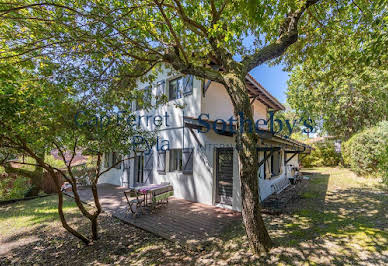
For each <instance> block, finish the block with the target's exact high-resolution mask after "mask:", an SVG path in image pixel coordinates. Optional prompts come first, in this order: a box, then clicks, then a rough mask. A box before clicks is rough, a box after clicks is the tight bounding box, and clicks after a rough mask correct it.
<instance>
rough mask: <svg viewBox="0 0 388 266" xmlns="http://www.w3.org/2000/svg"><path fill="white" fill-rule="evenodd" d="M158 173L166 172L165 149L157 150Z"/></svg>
mask: <svg viewBox="0 0 388 266" xmlns="http://www.w3.org/2000/svg"><path fill="white" fill-rule="evenodd" d="M157 167H158V173H159V174H165V173H166V151H162V150H161V151H158V165H157Z"/></svg>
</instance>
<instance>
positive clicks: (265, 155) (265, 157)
mask: <svg viewBox="0 0 388 266" xmlns="http://www.w3.org/2000/svg"><path fill="white" fill-rule="evenodd" d="M275 151H276V150H271V151H270V153H268V154H267V153H266V152H264V158H263V160H261V161H260V162H259V164H258V168H260V167H261V166H262V165H263V164H264V163H265V161H267V160H268V159H269V158H270V157H271V156H272V155H273V154H274V152H275ZM264 175H265V173H264Z"/></svg>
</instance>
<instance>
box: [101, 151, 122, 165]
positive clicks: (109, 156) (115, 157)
mask: <svg viewBox="0 0 388 266" xmlns="http://www.w3.org/2000/svg"><path fill="white" fill-rule="evenodd" d="M119 161H121V155H119V154H118V153H116V152H111V153H109V152H108V153H105V154H104V167H105V168H111V167H113V166H114V167H115V168H116V169H121V163H118V164H117V162H119ZM116 164H117V165H116Z"/></svg>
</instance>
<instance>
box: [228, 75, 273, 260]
mask: <svg viewBox="0 0 388 266" xmlns="http://www.w3.org/2000/svg"><path fill="white" fill-rule="evenodd" d="M224 80H225V87H226V89H227V91H228V94H229V96H230V98H231V101H232V103H233V106H234V115H235V117H236V118H237V132H236V135H237V137H236V147H237V149H238V155H239V162H240V167H239V171H240V186H241V197H242V216H243V220H244V225H245V230H246V233H247V237H248V241H249V245H250V247H251V249H252V250H253V252H255V253H256V254H260V253H263V252H264V253H266V252H267V251H268V250H269V249H270V248H271V247H272V245H273V244H272V240H271V238H270V236H269V234H268V232H267V229H266V227H265V224H264V221H263V219H262V217H261V208H260V202H259V185H258V176H257V172H258V154H257V146H258V140H259V137H258V135H257V133H256V131H255V124H254V121H253V113H252V109H251V104H250V101H249V97H248V94H247V91H246V87H245V86H246V85H245V76H243V75H235V74H226V75H224ZM243 120H250V121H252V122H251V126H250V123H249V122H248V121H246V122H245V123H244V122H243V123H242V121H243Z"/></svg>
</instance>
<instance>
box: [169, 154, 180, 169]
mask: <svg viewBox="0 0 388 266" xmlns="http://www.w3.org/2000/svg"><path fill="white" fill-rule="evenodd" d="M173 171H182V150H181V149H173V150H170V172H173Z"/></svg>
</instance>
